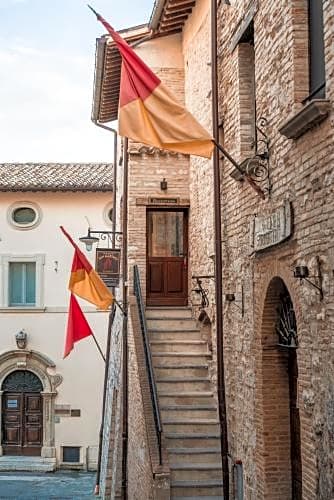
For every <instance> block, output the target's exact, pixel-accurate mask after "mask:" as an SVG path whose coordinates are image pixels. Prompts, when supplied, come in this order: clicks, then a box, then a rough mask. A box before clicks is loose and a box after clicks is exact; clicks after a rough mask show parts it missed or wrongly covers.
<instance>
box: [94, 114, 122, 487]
mask: <svg viewBox="0 0 334 500" xmlns="http://www.w3.org/2000/svg"><path fill="white" fill-rule="evenodd" d="M92 122H93V123H94V124H95V125H96V126H97V127H101V128H104V129H105V130H108V131H109V132H112V133H113V134H114V162H113V163H114V164H113V184H114V188H113V209H112V221H111V222H112V232H113V234H112V246H113V247H115V231H116V202H117V131H116V130H114V129H113V128H111V127H108V126H106V125H102V124H101V123H99V122H98V121H97V120H96V119H94V118H92ZM112 291H113V293H115V290H114V289H112ZM115 312H116V310H115V304H113V307H112V309H111V311H110V313H109V321H108V335H107V347H106V364H105V370H104V382H103V400H102V420H101V426H100V434H99V449H98V458H97V470H96V481H95V490H94V494H95V495H99V493H100V478H101V459H102V443H103V431H104V417H105V408H106V399H107V385H108V377H109V364H110V346H111V333H112V324H113V321H114V317H115Z"/></svg>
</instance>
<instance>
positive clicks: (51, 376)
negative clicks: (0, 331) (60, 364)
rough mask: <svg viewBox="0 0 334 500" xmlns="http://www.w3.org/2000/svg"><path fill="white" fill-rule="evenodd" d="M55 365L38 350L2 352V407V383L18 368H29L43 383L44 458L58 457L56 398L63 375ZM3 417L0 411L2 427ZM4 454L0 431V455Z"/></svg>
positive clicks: (0, 373) (42, 454)
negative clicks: (55, 418) (56, 444)
mask: <svg viewBox="0 0 334 500" xmlns="http://www.w3.org/2000/svg"><path fill="white" fill-rule="evenodd" d="M55 367H56V365H55V363H54V362H53V361H52V360H51V359H50V358H48V357H47V356H45V355H44V354H41V353H40V352H38V351H30V350H26V349H20V350H13V351H6V352H4V353H2V354H0V408H2V394H3V391H2V390H1V389H2V384H3V382H4V380H5V378H6V377H7V375H9V374H10V373H12V372H14V371H16V370H28V371H30V372H32V373H34V374H35V375H37V377H38V378H39V379H40V381H41V383H42V385H43V391H42V392H41V393H40V394H41V396H42V399H43V444H42V450H41V456H42V457H43V458H55V457H56V448H55V423H54V418H53V417H54V400H55V397H56V395H57V391H56V388H57V387H58V386H59V385H60V384H61V382H62V381H63V377H62V376H61V375H59V374H57V373H55ZM52 372H54V373H52ZM1 418H2V412H0V428H1V425H2V422H1ZM2 454H3V450H2V437H1V433H0V455H2Z"/></svg>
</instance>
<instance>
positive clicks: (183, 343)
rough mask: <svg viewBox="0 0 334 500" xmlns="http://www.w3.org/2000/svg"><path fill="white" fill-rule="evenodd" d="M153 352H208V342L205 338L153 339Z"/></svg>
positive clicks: (151, 343)
mask: <svg viewBox="0 0 334 500" xmlns="http://www.w3.org/2000/svg"><path fill="white" fill-rule="evenodd" d="M150 346H151V352H152V354H154V353H155V352H168V353H180V354H183V353H188V352H196V353H199V354H202V353H203V354H208V343H207V342H206V341H205V340H151V341H150Z"/></svg>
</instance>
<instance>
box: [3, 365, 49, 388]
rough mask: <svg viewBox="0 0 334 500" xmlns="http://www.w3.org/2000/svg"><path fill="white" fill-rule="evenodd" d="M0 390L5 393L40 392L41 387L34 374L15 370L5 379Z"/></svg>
mask: <svg viewBox="0 0 334 500" xmlns="http://www.w3.org/2000/svg"><path fill="white" fill-rule="evenodd" d="M2 390H3V391H7V392H41V391H42V390H43V385H42V382H41V381H40V379H39V378H38V377H37V375H35V374H34V373H32V372H29V371H28V370H16V371H15V372H12V373H10V374H9V375H8V376H7V377H6V378H5V380H4V381H3V384H2Z"/></svg>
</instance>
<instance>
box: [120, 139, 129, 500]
mask: <svg viewBox="0 0 334 500" xmlns="http://www.w3.org/2000/svg"><path fill="white" fill-rule="evenodd" d="M123 141H124V142H123V145H124V149H123V154H124V163H123V207H122V208H123V221H122V222H123V224H122V232H123V258H122V269H123V310H124V318H123V376H122V378H123V381H122V385H123V433H122V448H123V453H122V500H127V499H128V469H127V462H128V426H129V424H128V408H129V400H128V399H129V391H128V359H129V353H128V245H127V244H128V180H129V175H128V165H129V153H128V144H129V141H128V138H127V137H124V139H123Z"/></svg>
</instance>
